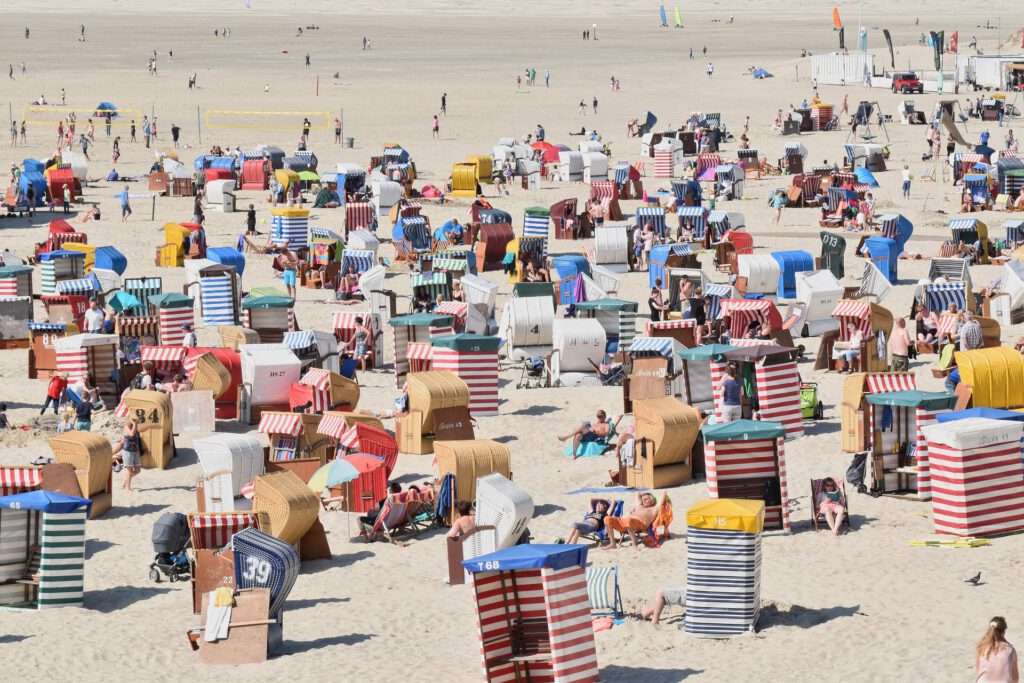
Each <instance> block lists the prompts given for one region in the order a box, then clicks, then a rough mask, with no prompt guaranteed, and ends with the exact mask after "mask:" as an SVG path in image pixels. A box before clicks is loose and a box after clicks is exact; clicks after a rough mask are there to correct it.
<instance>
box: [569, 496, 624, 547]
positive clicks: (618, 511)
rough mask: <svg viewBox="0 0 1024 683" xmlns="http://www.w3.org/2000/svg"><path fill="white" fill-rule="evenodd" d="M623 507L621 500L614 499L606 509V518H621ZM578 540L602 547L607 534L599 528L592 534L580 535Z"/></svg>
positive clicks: (602, 528)
mask: <svg viewBox="0 0 1024 683" xmlns="http://www.w3.org/2000/svg"><path fill="white" fill-rule="evenodd" d="M623 505H624V503H623V501H622V499H621V498H616V499H615V500H614V501H612V504H611V507H609V508H608V515H607V516H608V517H621V516H622V507H623ZM580 538H584V539H586V540H588V541H593V542H594V543H597V544H598V545H602V544H603V543H604V542H605V541H607V540H608V532H607V531H605V529H604V527H601V528H600V529H599V530H597V531H595V532H594V533H592V534H580Z"/></svg>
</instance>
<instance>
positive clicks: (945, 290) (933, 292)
mask: <svg viewBox="0 0 1024 683" xmlns="http://www.w3.org/2000/svg"><path fill="white" fill-rule="evenodd" d="M924 295H925V301H926V302H927V303H928V309H929V310H932V311H944V310H946V309H947V308H949V305H950V304H956V305H957V306H958V307H959V308H960V309H963V308H966V306H967V289H966V286H965V283H963V282H946V283H943V284H937V285H925V287H924Z"/></svg>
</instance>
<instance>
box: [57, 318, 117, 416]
mask: <svg viewBox="0 0 1024 683" xmlns="http://www.w3.org/2000/svg"><path fill="white" fill-rule="evenodd" d="M117 341H118V339H117V335H114V334H93V333H88V332H85V333H82V334H75V335H72V336H70V337H63V338H61V339H57V341H56V342H55V343H54V348H55V349H56V352H57V372H66V373H67V374H68V380H69V381H70V380H84V379H85V378H86V377H92V378H93V381H94V382H95V383H96V388H97V389H99V391H100V395H101V396H102V397H103V400H104V401H106V402H107V405H113V404H114V403H115V402H116V400H117V394H118V386H117V379H116V371H117V369H118V367H119V364H118V361H117Z"/></svg>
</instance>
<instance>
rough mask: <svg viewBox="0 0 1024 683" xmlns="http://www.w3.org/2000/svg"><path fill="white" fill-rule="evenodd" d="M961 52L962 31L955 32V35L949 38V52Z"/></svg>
mask: <svg viewBox="0 0 1024 683" xmlns="http://www.w3.org/2000/svg"><path fill="white" fill-rule="evenodd" d="M959 50H960V31H954V32H953V35H951V36H950V37H949V51H950V52H954V53H955V52H959Z"/></svg>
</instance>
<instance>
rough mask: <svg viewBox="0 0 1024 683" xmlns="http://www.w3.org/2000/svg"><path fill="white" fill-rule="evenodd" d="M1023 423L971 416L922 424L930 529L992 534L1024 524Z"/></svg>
mask: <svg viewBox="0 0 1024 683" xmlns="http://www.w3.org/2000/svg"><path fill="white" fill-rule="evenodd" d="M1022 431H1024V424H1022V423H1020V422H1017V421H1010V420H992V419H988V418H984V417H972V418H967V419H965V420H956V421H953V422H943V423H939V424H934V425H929V426H927V427H925V428H924V436H925V438H926V439H927V441H928V460H929V465H930V467H931V476H932V484H933V485H932V517H933V519H934V523H935V533H938V534H951V535H954V536H995V535H1001V534H1009V533H1015V532H1019V531H1022V530H1024V466H1022V464H1021V449H1020V441H1021V434H1022Z"/></svg>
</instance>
